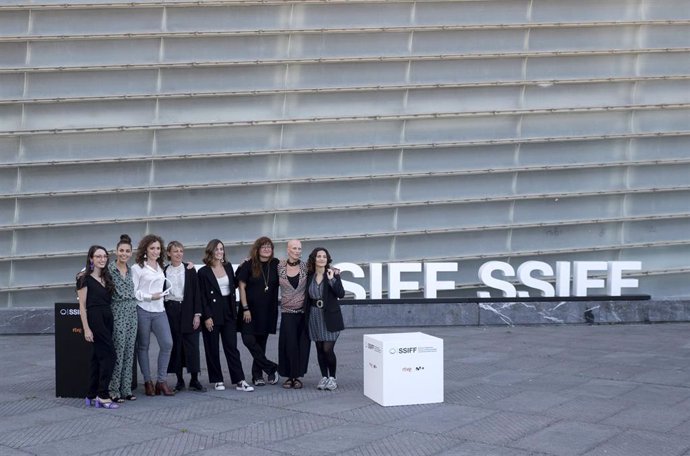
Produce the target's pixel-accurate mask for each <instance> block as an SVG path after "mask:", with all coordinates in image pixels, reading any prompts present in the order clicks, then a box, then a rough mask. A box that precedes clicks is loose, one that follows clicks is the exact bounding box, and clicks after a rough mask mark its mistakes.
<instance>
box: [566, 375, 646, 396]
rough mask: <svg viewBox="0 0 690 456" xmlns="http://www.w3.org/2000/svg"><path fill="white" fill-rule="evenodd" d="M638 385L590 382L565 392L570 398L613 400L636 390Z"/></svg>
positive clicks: (609, 381) (618, 382)
mask: <svg viewBox="0 0 690 456" xmlns="http://www.w3.org/2000/svg"><path fill="white" fill-rule="evenodd" d="M637 386H638V384H637V383H633V382H625V381H621V380H601V379H594V380H590V381H588V382H586V383H583V384H582V385H578V386H576V387H575V388H571V389H570V390H568V391H567V392H568V393H569V394H571V395H572V396H589V397H601V398H606V399H609V398H613V397H617V396H621V395H623V394H625V393H627V392H630V391H632V390H634V389H635V388H637Z"/></svg>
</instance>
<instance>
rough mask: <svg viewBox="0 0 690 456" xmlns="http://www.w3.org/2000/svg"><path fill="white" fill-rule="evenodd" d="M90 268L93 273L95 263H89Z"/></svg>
mask: <svg viewBox="0 0 690 456" xmlns="http://www.w3.org/2000/svg"><path fill="white" fill-rule="evenodd" d="M89 266H90V267H91V270H92V271H93V261H91V262H89Z"/></svg>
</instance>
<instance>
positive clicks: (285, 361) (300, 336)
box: [278, 239, 311, 389]
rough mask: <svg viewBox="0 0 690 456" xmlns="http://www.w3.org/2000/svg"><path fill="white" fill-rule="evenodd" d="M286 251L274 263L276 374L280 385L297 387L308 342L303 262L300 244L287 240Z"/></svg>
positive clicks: (305, 269) (302, 373)
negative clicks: (277, 299) (277, 332)
mask: <svg viewBox="0 0 690 456" xmlns="http://www.w3.org/2000/svg"><path fill="white" fill-rule="evenodd" d="M287 254H288V257H287V259H286V260H282V261H280V262H279V263H278V277H279V280H280V312H281V317H280V336H279V339H278V373H279V374H280V375H281V377H285V378H286V380H285V382H284V383H283V388H288V389H289V388H294V389H301V388H302V386H303V384H302V380H300V377H302V376H304V374H306V373H307V366H308V365H309V346H310V345H311V342H310V341H309V334H308V332H307V319H306V318H305V317H304V316H305V309H304V308H305V306H304V298H305V294H304V293H305V290H306V289H307V264H306V263H305V262H304V261H301V259H300V257H301V256H302V243H301V242H300V241H299V240H297V239H292V240H290V241H288V243H287Z"/></svg>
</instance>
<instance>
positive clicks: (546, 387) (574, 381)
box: [514, 373, 588, 393]
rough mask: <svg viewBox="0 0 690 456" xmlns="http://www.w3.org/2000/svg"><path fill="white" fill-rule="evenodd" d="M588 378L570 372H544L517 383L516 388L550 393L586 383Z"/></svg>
mask: <svg viewBox="0 0 690 456" xmlns="http://www.w3.org/2000/svg"><path fill="white" fill-rule="evenodd" d="M587 381H588V379H587V378H584V377H580V376H576V375H572V374H553V373H546V374H542V375H539V376H537V377H534V378H529V379H527V380H525V381H523V382H520V383H517V384H515V385H514V386H515V387H516V388H520V389H524V390H531V391H540V392H541V391H550V392H552V393H556V392H560V391H563V390H567V389H571V388H575V387H577V386H579V385H582V384H584V383H587Z"/></svg>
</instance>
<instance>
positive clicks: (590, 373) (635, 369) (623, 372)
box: [580, 364, 647, 380]
mask: <svg viewBox="0 0 690 456" xmlns="http://www.w3.org/2000/svg"><path fill="white" fill-rule="evenodd" d="M643 372H647V368H646V367H642V366H626V365H621V364H606V365H599V366H594V367H592V368H591V369H586V370H584V371H582V372H580V374H581V375H582V376H583V377H587V378H601V379H606V380H630V379H631V378H632V377H634V376H635V375H638V374H641V373H643Z"/></svg>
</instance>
